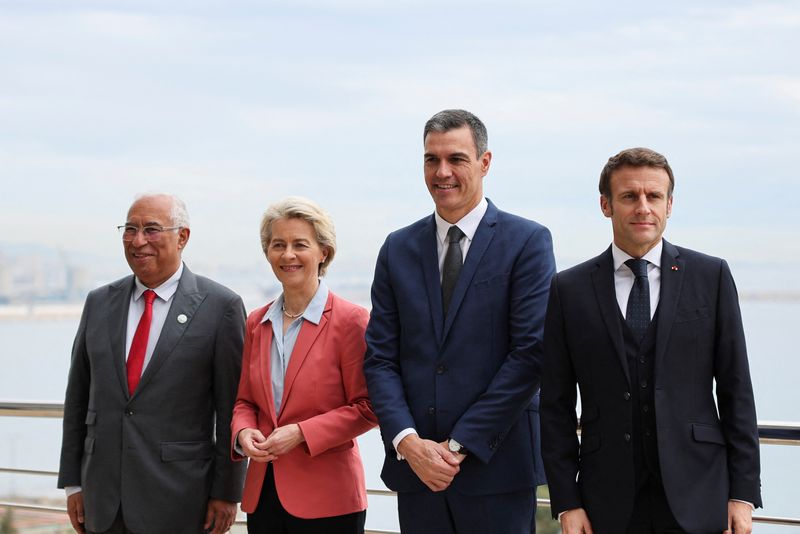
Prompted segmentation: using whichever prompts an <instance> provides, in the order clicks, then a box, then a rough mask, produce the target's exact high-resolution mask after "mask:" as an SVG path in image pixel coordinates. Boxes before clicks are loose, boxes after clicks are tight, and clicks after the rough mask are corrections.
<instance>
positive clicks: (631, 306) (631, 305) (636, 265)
mask: <svg viewBox="0 0 800 534" xmlns="http://www.w3.org/2000/svg"><path fill="white" fill-rule="evenodd" d="M648 263H650V262H648V261H647V260H642V259H638V260H634V259H630V260H627V261H626V262H625V265H627V266H628V267H630V269H631V271H633V275H634V276H635V277H636V278H635V280H634V282H633V287H632V288H631V294H630V296H629V297H628V308H627V312H626V313H625V322H627V323H628V326H629V327H630V328H631V330H632V331H633V335H634V336H635V337H636V340H637V341H639V340H641V339H642V338H643V337H644V335H645V333H647V329H648V328H649V327H650V283H649V282H648V281H647V264H648Z"/></svg>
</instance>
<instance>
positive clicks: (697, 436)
mask: <svg viewBox="0 0 800 534" xmlns="http://www.w3.org/2000/svg"><path fill="white" fill-rule="evenodd" d="M692 437H694V440H695V441H702V442H705V443H716V444H718V445H722V446H725V436H723V435H722V430H720V429H719V427H716V426H713V425H708V424H703V423H692Z"/></svg>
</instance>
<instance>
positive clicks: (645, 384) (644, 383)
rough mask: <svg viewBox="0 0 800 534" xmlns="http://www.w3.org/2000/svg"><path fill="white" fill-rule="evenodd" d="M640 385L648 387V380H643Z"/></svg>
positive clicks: (643, 387) (644, 387)
mask: <svg viewBox="0 0 800 534" xmlns="http://www.w3.org/2000/svg"><path fill="white" fill-rule="evenodd" d="M639 385H640V386H642V389H647V380H642V381H641V382H639Z"/></svg>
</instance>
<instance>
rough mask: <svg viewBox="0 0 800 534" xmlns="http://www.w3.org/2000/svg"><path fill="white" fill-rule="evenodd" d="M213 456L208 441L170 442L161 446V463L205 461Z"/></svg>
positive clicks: (212, 447) (212, 449)
mask: <svg viewBox="0 0 800 534" xmlns="http://www.w3.org/2000/svg"><path fill="white" fill-rule="evenodd" d="M213 455H214V446H213V445H212V444H211V442H210V441H170V442H164V443H162V444H161V461H162V462H179V461H181V460H207V459H209V458H211V457H212V456H213Z"/></svg>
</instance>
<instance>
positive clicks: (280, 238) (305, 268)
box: [267, 217, 328, 295]
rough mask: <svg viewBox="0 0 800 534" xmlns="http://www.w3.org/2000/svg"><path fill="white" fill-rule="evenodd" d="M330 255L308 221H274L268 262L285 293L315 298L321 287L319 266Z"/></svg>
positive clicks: (296, 219) (292, 219)
mask: <svg viewBox="0 0 800 534" xmlns="http://www.w3.org/2000/svg"><path fill="white" fill-rule="evenodd" d="M327 255H328V253H327V251H326V250H325V249H324V248H323V247H321V246H320V244H319V242H318V241H317V236H316V234H315V233H314V227H313V226H312V225H311V223H309V222H308V221H306V220H304V219H299V218H296V217H292V218H288V219H287V218H280V219H275V220H274V221H273V222H272V237H271V239H270V241H269V245H268V248H267V260H268V261H269V264H270V266H272V271H273V272H274V273H275V276H276V277H277V278H278V280H279V281H280V283H281V284H282V285H283V291H284V292H285V293H286V292H292V291H297V292H303V293H307V294H308V293H310V294H312V295H313V293H314V291H316V289H317V286H318V284H319V282H318V277H319V265H320V264H321V263H322V262H323V261H325V258H326V257H327Z"/></svg>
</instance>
